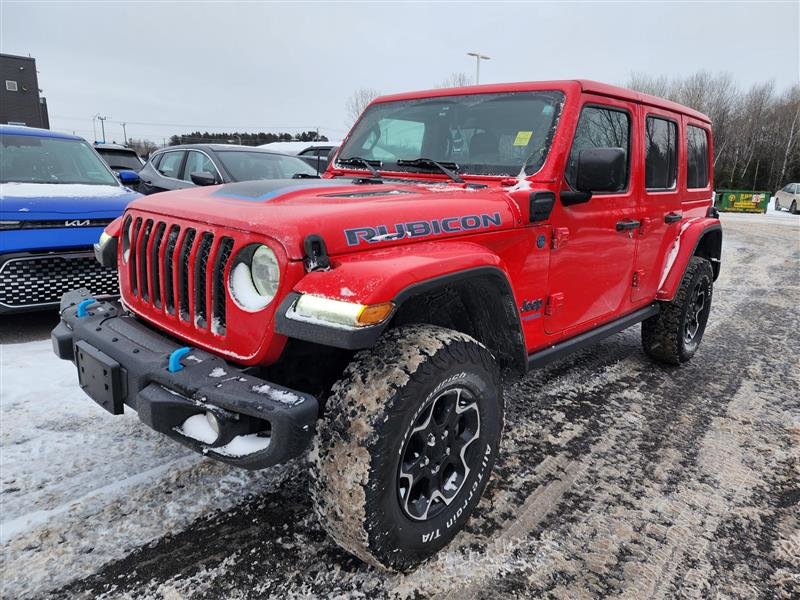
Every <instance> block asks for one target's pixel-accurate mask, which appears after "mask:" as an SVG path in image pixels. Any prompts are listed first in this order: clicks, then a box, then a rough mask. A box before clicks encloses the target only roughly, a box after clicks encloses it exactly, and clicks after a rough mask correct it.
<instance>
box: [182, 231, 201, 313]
mask: <svg viewBox="0 0 800 600" xmlns="http://www.w3.org/2000/svg"><path fill="white" fill-rule="evenodd" d="M196 235H197V232H196V231H195V230H194V229H187V230H186V235H185V236H184V238H183V243H182V244H181V248H180V256H179V257H178V314H179V315H180V317H181V319H183V320H184V321H188V320H189V257H190V255H191V253H192V245H193V244H194V238H195V236H196Z"/></svg>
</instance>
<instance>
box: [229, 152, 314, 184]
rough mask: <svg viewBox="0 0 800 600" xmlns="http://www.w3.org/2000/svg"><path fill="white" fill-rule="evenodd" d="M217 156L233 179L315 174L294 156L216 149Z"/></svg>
mask: <svg viewBox="0 0 800 600" xmlns="http://www.w3.org/2000/svg"><path fill="white" fill-rule="evenodd" d="M217 156H218V157H219V160H220V161H221V162H222V164H223V166H224V167H225V168H226V169H227V171H228V173H230V175H231V177H232V178H233V180H234V181H253V180H254V179H291V178H292V177H294V176H295V175H299V174H302V175H311V176H316V174H317V171H316V169H312V168H311V167H310V166H309V165H307V164H306V163H305V162H303V161H302V160H300V159H299V158H295V157H294V156H286V155H284V154H270V153H267V152H248V151H246V150H245V151H238V150H233V151H232V150H221V151H217Z"/></svg>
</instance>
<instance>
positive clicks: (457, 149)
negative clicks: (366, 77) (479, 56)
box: [337, 91, 564, 177]
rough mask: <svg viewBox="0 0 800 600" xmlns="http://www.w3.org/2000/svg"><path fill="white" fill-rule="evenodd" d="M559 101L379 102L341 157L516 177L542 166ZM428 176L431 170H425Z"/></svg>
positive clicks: (526, 97)
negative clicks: (429, 163)
mask: <svg viewBox="0 0 800 600" xmlns="http://www.w3.org/2000/svg"><path fill="white" fill-rule="evenodd" d="M563 101H564V94H562V93H561V92H555V91H553V92H550V91H548V92H510V93H502V94H469V95H464V96H445V97H442V98H422V99H418V100H403V101H397V102H383V103H380V104H373V105H372V106H370V107H369V108H368V109H367V110H366V111H365V112H364V114H363V115H362V116H361V118H360V119H359V121H358V123H356V125H355V127H354V128H353V131H352V133H351V134H350V137H349V138H348V140H347V142H345V144H344V145H343V146H342V149H341V150H340V152H339V154H338V156H337V162H338V161H339V160H345V161H346V159H348V158H350V157H354V156H358V157H361V158H365V159H367V160H375V161H380V162H381V166H380V167H379V168H381V169H383V170H390V171H414V172H418V171H419V170H420V167H419V165H417V166H413V165H402V164H401V165H400V166H398V164H397V161H398V160H399V161H401V162H402V161H406V160H413V159H416V158H426V159H432V160H435V161H437V162H440V163H455V164H456V165H457V167H458V173H460V174H462V175H498V176H506V177H507V176H511V177H516V176H517V175H519V174H520V170H521V167H522V165H523V164H525V165H527V166H526V168H525V174H526V175H530V174H532V173H535V172H536V171H538V170H539V169H540V168H541V167H542V165H543V164H544V161H545V159H546V158H547V152H548V150H549V148H550V142H551V140H552V138H553V133H554V132H555V128H556V125H557V124H558V117H559V115H560V113H561V106H562V103H563ZM423 170H425V171H431V170H430V169H423Z"/></svg>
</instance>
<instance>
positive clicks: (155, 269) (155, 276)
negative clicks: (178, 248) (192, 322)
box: [150, 223, 167, 308]
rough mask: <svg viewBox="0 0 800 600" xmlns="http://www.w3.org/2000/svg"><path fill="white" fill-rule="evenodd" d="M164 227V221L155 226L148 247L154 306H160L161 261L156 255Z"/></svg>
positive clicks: (165, 227)
mask: <svg viewBox="0 0 800 600" xmlns="http://www.w3.org/2000/svg"><path fill="white" fill-rule="evenodd" d="M166 229H167V224H166V223H159V224H158V225H157V226H156V233H155V235H154V236H153V246H152V247H151V249H150V277H151V279H150V289H151V290H152V292H153V304H154V305H155V306H156V308H161V261H160V260H159V256H158V255H159V252H160V251H161V242H162V240H163V239H164V231H165V230H166Z"/></svg>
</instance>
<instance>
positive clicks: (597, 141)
mask: <svg viewBox="0 0 800 600" xmlns="http://www.w3.org/2000/svg"><path fill="white" fill-rule="evenodd" d="M630 140H631V122H630V117H629V116H628V113H626V112H624V111H622V110H618V109H614V108H601V107H599V106H585V107H584V108H583V110H582V111H581V117H580V119H579V120H578V127H577V128H576V129H575V138H574V139H573V140H572V150H570V153H569V159H568V160H567V168H566V170H565V171H564V176H565V177H566V179H567V182H568V183H569V184H570V186H571V187H572V188H573V189H575V181H576V178H577V175H578V157H579V156H580V152H581V150H585V149H586V148H622V149H623V150H624V151H625V160H626V165H627V166H626V169H625V177H624V178H623V180H622V183H620V187H619V190H617V191H622V190H624V189H625V188H627V187H628V177H629V171H630Z"/></svg>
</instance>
